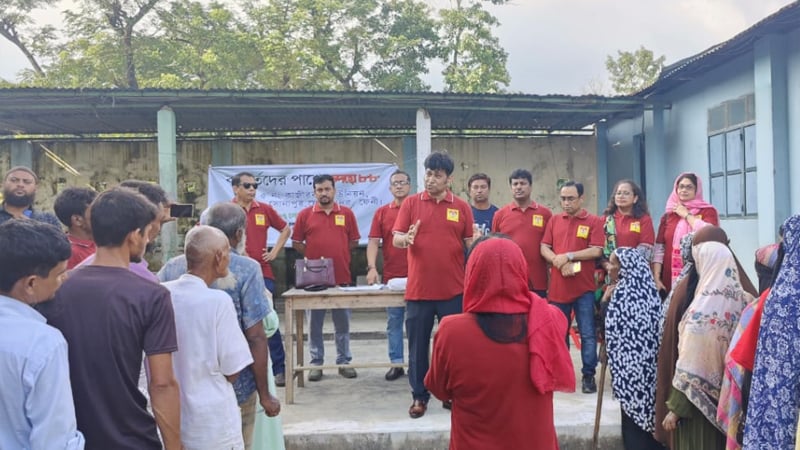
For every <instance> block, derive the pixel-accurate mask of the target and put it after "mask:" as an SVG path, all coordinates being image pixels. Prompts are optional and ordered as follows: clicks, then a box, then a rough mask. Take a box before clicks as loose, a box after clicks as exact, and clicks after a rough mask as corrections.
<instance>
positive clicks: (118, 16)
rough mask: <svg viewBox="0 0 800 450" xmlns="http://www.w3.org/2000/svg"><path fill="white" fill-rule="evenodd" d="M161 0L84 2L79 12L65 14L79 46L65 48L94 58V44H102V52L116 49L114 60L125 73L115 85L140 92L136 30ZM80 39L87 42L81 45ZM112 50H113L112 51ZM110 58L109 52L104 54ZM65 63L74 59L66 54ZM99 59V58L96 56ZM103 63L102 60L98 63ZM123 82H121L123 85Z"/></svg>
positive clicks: (101, 0) (90, 0)
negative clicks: (135, 41)
mask: <svg viewBox="0 0 800 450" xmlns="http://www.w3.org/2000/svg"><path fill="white" fill-rule="evenodd" d="M159 1H161V0H82V2H81V4H80V6H79V9H78V12H77V13H76V12H73V11H67V12H65V16H66V20H67V23H68V26H69V27H70V28H71V29H72V30H71V31H73V32H74V33H75V34H71V35H75V36H78V38H77V41H79V42H75V41H73V42H72V43H76V44H77V45H74V46H70V45H69V44H68V45H67V46H66V48H67V49H69V48H70V47H72V50H78V51H80V50H83V51H84V52H86V53H84V54H83V55H81V54H78V55H77V57H78V58H80V57H81V56H84V57H87V56H94V55H92V53H93V52H92V50H93V47H94V46H95V44H100V47H101V48H102V49H103V50H109V49H116V52H117V53H119V55H118V56H116V57H114V58H113V60H120V59H121V61H122V73H123V74H124V78H122V80H124V81H122V80H120V79H119V77H115V78H117V79H116V80H115V84H118V85H119V87H125V88H131V89H138V88H139V81H138V79H137V78H136V55H135V53H136V52H135V47H136V44H135V43H134V40H135V37H136V35H135V31H136V27H137V25H139V23H140V22H141V21H142V19H144V17H145V16H146V15H147V14H148V13H149V12H150V11H152V10H153V8H154V7H155V6H156V4H157V3H158V2H159ZM81 39H85V40H86V41H84V42H80V40H81ZM109 47H110V48H109ZM103 54H104V55H107V56H111V55H108V53H107V52H105V51H104V52H103ZM61 56H62V58H61V60H62V61H69V60H70V59H73V58H74V56H73V55H64V54H63V52H62V55H61ZM96 56H100V55H96ZM84 62H85V63H89V64H92V63H95V62H98V61H91V60H88V61H87V60H84ZM99 62H100V63H101V64H102V63H103V62H102V61H99ZM120 81H122V83H120Z"/></svg>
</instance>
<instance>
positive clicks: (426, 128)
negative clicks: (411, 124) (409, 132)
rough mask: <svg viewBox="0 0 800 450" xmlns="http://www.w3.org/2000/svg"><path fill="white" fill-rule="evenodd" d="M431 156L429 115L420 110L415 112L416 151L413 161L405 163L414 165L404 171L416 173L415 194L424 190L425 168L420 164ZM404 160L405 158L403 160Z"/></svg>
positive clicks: (424, 110) (426, 111)
mask: <svg viewBox="0 0 800 450" xmlns="http://www.w3.org/2000/svg"><path fill="white" fill-rule="evenodd" d="M430 154H431V115H430V114H429V113H428V110H426V109H424V108H420V109H418V110H417V151H416V153H415V155H414V159H413V161H412V160H411V159H410V158H408V159H406V161H409V162H412V163H413V164H414V165H413V166H411V167H407V168H406V171H408V172H412V171H414V172H416V174H417V192H422V191H424V190H425V166H424V165H423V164H422V163H423V161H425V158H427V157H428V155H430ZM404 159H405V158H404Z"/></svg>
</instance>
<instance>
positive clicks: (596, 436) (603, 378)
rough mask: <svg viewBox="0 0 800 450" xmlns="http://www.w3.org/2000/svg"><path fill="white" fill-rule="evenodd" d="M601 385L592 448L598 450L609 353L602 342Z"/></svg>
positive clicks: (595, 413) (595, 412) (598, 392)
mask: <svg viewBox="0 0 800 450" xmlns="http://www.w3.org/2000/svg"><path fill="white" fill-rule="evenodd" d="M600 362H601V366H600V386H599V387H598V389H597V409H595V411H594V434H593V435H592V449H593V450H597V446H598V440H599V435H600V415H601V414H602V412H603V389H605V387H606V367H607V366H608V355H606V343H605V342H603V343H602V344H600Z"/></svg>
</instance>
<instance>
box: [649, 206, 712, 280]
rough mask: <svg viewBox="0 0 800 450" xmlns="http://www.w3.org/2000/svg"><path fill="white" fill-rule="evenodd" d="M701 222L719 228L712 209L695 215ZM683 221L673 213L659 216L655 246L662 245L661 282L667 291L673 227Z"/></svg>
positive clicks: (670, 271)
mask: <svg viewBox="0 0 800 450" xmlns="http://www.w3.org/2000/svg"><path fill="white" fill-rule="evenodd" d="M697 215H698V216H700V219H702V220H703V222H707V223H710V224H711V225H714V226H719V216H718V215H717V210H716V209H714V208H703V209H701V210H700V212H699V213H698V214H697ZM681 220H683V219H682V218H681V217H680V216H679V215H677V214H675V213H674V212H673V213H669V214H664V215H663V216H661V222H660V223H659V225H658V234H657V235H656V244H664V264H663V265H662V266H661V282H662V283H663V284H664V287H666V288H667V291H670V290H672V238H673V237H674V236H675V227H677V226H678V222H680V221H681Z"/></svg>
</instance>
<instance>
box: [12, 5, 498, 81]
mask: <svg viewBox="0 0 800 450" xmlns="http://www.w3.org/2000/svg"><path fill="white" fill-rule="evenodd" d="M0 1H2V0H0ZM6 1H11V4H14V5H16V8H17V9H19V10H21V11H23V12H24V13H22V14H21V13H14V14H11V13H8V10H9V8H8V7H7V6H0V26H2V24H3V23H4V22H2V20H3V19H4V18H6V19H7V20H10V19H14V20H16V21H17V23H27V22H25V21H26V20H29V19H27V18H28V17H29V16H28V15H27V12H30V10H29V9H28V10H25V9H24V8H22V7H21V6H20V5H22V6H24V7H26V8H27V7H33V6H47V5H50V4H53V3H55V2H56V0H6ZM237 1H238V2H237V3H235V4H232V3H230V2H222V1H214V2H212V3H207V2H204V1H197V0H173V1H168V0H79V1H78V4H77V7H75V8H73V9H71V10H68V11H66V12H65V13H64V15H65V20H64V24H63V26H62V28H61V29H59V30H55V29H53V28H52V27H50V28H43V29H41V30H38V32H37V33H38V34H36V33H34V32H33V30H28V31H27V33H28V34H27V36H29V37H28V40H27V42H28V46H27V47H26V49H28V50H29V53H30V54H31V56H32V58H30V60H31V61H32V63H31V67H32V69H26V70H23V71H22V72H21V73H20V74H19V80H20V81H21V82H22V83H24V84H26V85H35V86H46V87H70V88H76V87H99V88H131V87H132V88H139V87H142V88H145V87H151V88H196V89H306V90H356V89H370V90H389V91H425V90H428V89H430V86H429V85H428V84H427V83H426V82H425V81H424V80H423V77H424V76H425V75H426V74H427V73H428V67H429V65H430V64H431V62H433V61H435V60H437V59H438V60H442V61H443V62H444V65H445V66H446V69H445V71H444V72H443V75H444V77H445V85H446V89H447V90H448V91H455V92H499V91H502V89H503V86H507V85H508V81H509V77H508V72H507V71H506V67H505V66H506V59H507V54H506V52H505V51H504V50H503V49H502V48H501V47H500V45H499V41H498V40H497V38H496V37H494V36H493V35H492V30H493V28H494V27H496V26H498V25H499V23H498V22H497V19H496V18H494V17H493V16H492V15H491V14H489V13H488V12H487V11H485V10H484V9H483V8H482V6H481V4H480V3H481V2H480V0H463V1H470V2H472V3H470V5H469V6H468V7H462V6H461V1H462V0H458V1H457V7H456V8H455V9H445V10H441V11H440V15H439V16H438V17H437V15H436V14H435V13H434V11H432V10H431V8H430V7H428V6H427V3H426V2H425V1H424V0H237ZM486 1H491V3H494V4H502V3H505V2H506V1H507V0H486ZM4 5H5V4H4ZM15 11H16V10H15ZM3 36H5V35H3ZM6 39H8V37H6ZM37 58H38V59H37ZM37 60H41V61H42V64H41V65H40V66H37V65H34V62H35V61H37Z"/></svg>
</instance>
